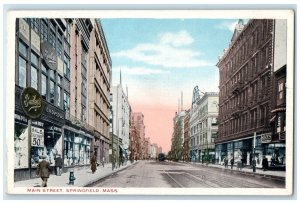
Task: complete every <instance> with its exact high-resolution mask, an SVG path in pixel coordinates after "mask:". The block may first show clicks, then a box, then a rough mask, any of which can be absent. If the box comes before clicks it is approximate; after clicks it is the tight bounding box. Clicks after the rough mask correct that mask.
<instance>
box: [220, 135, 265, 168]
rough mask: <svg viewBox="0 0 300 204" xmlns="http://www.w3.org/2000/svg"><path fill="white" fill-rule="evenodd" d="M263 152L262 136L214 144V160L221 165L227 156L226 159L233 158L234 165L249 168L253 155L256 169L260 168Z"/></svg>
mask: <svg viewBox="0 0 300 204" xmlns="http://www.w3.org/2000/svg"><path fill="white" fill-rule="evenodd" d="M254 140H255V145H254ZM265 152H266V147H265V145H264V144H262V135H257V136H255V137H254V136H253V137H250V138H246V139H241V140H234V141H230V142H227V143H221V144H216V153H215V154H216V155H215V158H216V162H217V163H218V164H223V159H224V157H225V156H227V157H228V159H230V158H232V157H233V158H234V162H235V163H236V162H241V163H242V165H243V166H249V165H251V161H252V159H253V155H254V157H255V160H256V164H257V167H262V159H263V155H265Z"/></svg>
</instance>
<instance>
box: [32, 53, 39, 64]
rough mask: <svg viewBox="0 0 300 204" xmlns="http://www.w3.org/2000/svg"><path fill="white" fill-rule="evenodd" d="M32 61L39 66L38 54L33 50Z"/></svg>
mask: <svg viewBox="0 0 300 204" xmlns="http://www.w3.org/2000/svg"><path fill="white" fill-rule="evenodd" d="M31 63H32V64H33V65H34V66H36V67H37V66H38V56H37V55H36V54H35V53H34V52H31Z"/></svg>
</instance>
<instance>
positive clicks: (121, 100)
mask: <svg viewBox="0 0 300 204" xmlns="http://www.w3.org/2000/svg"><path fill="white" fill-rule="evenodd" d="M111 98H112V102H111V105H112V109H113V113H114V115H113V122H114V134H115V135H117V136H118V137H120V138H121V139H122V141H123V145H122V146H121V145H119V146H120V148H121V151H122V154H123V155H122V157H123V158H124V159H126V160H127V159H128V155H129V149H128V148H129V131H130V127H129V121H130V104H129V101H128V97H127V94H125V93H124V91H123V88H122V83H121V76H120V84H118V85H117V86H113V87H112V89H111Z"/></svg>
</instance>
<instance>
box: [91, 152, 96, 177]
mask: <svg viewBox="0 0 300 204" xmlns="http://www.w3.org/2000/svg"><path fill="white" fill-rule="evenodd" d="M91 170H92V173H95V171H96V170H97V156H96V154H93V156H92V158H91Z"/></svg>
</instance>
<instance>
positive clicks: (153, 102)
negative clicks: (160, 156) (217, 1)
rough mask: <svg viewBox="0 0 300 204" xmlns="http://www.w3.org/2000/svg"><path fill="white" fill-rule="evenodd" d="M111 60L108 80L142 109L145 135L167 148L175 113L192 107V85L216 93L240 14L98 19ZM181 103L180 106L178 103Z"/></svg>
mask: <svg viewBox="0 0 300 204" xmlns="http://www.w3.org/2000/svg"><path fill="white" fill-rule="evenodd" d="M100 21H101V25H102V27H103V30H104V34H105V38H106V41H107V45H108V49H109V52H110V56H111V59H112V84H113V85H117V84H119V83H120V72H121V73H122V74H121V75H122V86H123V90H124V91H125V92H126V87H127V88H128V98H129V102H130V105H131V108H132V111H133V112H142V113H143V114H144V123H145V126H146V130H145V131H146V137H150V141H151V143H157V144H158V145H159V146H161V147H162V149H163V152H166V153H167V152H168V151H169V150H170V148H171V138H172V132H173V117H174V116H175V112H176V111H178V103H179V101H181V100H180V97H181V92H182V95H183V104H182V107H183V109H184V110H187V109H189V108H190V107H191V101H192V95H193V89H194V87H195V86H198V87H199V90H200V91H202V92H209V91H214V92H219V89H218V85H219V71H218V68H217V67H216V64H217V62H218V57H219V56H221V55H222V53H223V50H224V49H225V48H227V47H228V46H229V43H230V40H231V37H232V34H233V31H234V27H235V24H236V23H237V21H238V19H154V18H153V19H149V18H148V19H141V18H139V19H134V18H122V19H118V18H114V19H101V20H100ZM180 107H181V105H180Z"/></svg>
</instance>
